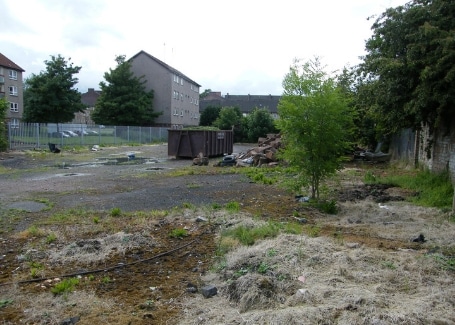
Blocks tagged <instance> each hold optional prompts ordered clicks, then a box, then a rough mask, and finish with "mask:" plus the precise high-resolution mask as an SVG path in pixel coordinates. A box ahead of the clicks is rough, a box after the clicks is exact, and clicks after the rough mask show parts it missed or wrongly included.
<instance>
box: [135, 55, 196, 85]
mask: <svg viewBox="0 0 455 325" xmlns="http://www.w3.org/2000/svg"><path fill="white" fill-rule="evenodd" d="M141 54H144V55H146V56H148V57H149V58H150V59H152V60H154V61H156V62H158V63H159V64H160V65H162V66H163V67H164V68H166V69H168V70H169V71H171V72H172V73H174V74H176V75H178V76H179V77H183V78H185V79H186V80H188V81H190V82H192V83H194V84H195V85H197V86H198V87H200V86H201V85H200V84H198V83H197V82H196V81H194V80H191V78H188V77H187V76H185V75H184V74H183V73H181V72H180V71H178V70H177V69H175V68H173V67H171V66H170V65H169V64H167V63H164V62H163V61H161V60H160V59H157V58H156V57H154V56H153V55H150V54H148V53H147V52H145V51H143V50H142V51H140V52H138V53H137V54H135V55H133V56H132V57H131V59H130V60H133V59H134V58H136V57H138V56H139V55H141Z"/></svg>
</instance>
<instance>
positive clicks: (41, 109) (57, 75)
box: [22, 55, 84, 123]
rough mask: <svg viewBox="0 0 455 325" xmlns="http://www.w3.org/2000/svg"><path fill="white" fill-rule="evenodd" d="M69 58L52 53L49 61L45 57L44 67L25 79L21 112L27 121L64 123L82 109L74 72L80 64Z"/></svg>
mask: <svg viewBox="0 0 455 325" xmlns="http://www.w3.org/2000/svg"><path fill="white" fill-rule="evenodd" d="M69 60H70V59H69ZM69 60H68V61H67V60H66V59H65V58H64V57H62V56H60V55H58V56H57V57H55V56H51V60H50V61H47V60H46V61H44V63H45V64H46V70H45V71H41V72H40V73H39V74H38V75H36V74H32V75H31V76H30V77H29V78H28V79H27V80H26V81H25V94H24V114H23V116H22V118H23V119H24V121H25V122H35V123H64V122H69V121H71V120H72V119H73V118H74V114H75V113H77V112H82V111H83V108H84V106H83V105H82V103H81V94H80V93H79V92H78V91H77V89H74V86H75V85H76V84H77V82H78V79H77V78H75V77H74V76H73V75H74V74H77V73H79V71H80V70H81V67H78V66H74V65H73V64H72V63H70V62H69Z"/></svg>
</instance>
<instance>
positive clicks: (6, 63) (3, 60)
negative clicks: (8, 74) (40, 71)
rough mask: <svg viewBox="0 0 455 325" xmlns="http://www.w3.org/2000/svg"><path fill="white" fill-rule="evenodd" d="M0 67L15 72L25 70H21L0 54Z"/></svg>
mask: <svg viewBox="0 0 455 325" xmlns="http://www.w3.org/2000/svg"><path fill="white" fill-rule="evenodd" d="M0 66H2V67H7V68H9V69H13V70H17V71H21V72H24V71H25V70H24V69H22V68H21V67H20V66H18V65H17V64H16V63H14V62H13V61H11V60H10V59H8V58H7V57H6V56H4V55H3V54H2V53H0Z"/></svg>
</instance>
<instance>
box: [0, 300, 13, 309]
mask: <svg viewBox="0 0 455 325" xmlns="http://www.w3.org/2000/svg"><path fill="white" fill-rule="evenodd" d="M13 302H14V300H12V299H0V308H3V307H6V306H8V305H11V304H12V303H13Z"/></svg>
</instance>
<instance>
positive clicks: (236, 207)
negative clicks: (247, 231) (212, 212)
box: [225, 201, 240, 213]
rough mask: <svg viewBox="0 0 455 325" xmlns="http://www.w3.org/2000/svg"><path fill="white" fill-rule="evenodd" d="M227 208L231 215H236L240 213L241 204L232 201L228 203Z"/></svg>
mask: <svg viewBox="0 0 455 325" xmlns="http://www.w3.org/2000/svg"><path fill="white" fill-rule="evenodd" d="M225 208H226V210H228V211H229V212H231V213H236V212H239V211H240V204H239V203H238V202H235V201H231V202H228V203H226V205H225Z"/></svg>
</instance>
